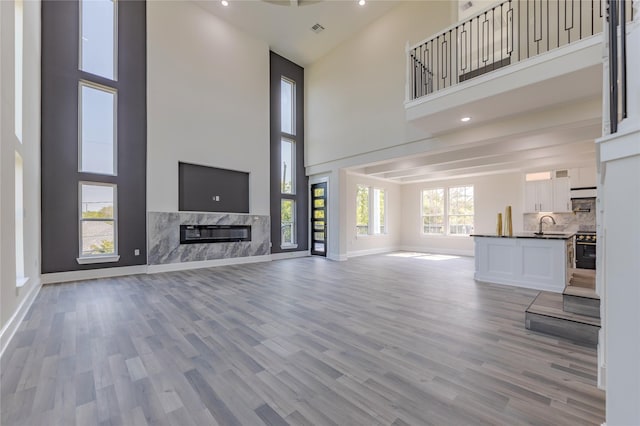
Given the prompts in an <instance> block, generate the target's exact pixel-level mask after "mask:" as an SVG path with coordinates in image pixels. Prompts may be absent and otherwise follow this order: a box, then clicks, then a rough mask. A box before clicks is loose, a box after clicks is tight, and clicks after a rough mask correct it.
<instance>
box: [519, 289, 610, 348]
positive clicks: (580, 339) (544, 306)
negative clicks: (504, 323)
mask: <svg viewBox="0 0 640 426" xmlns="http://www.w3.org/2000/svg"><path fill="white" fill-rule="evenodd" d="M562 296H563V295H562V294H559V293H550V292H546V291H542V292H540V293H539V294H538V296H537V297H536V298H535V300H534V301H533V302H531V305H529V307H528V308H527V310H526V313H525V326H526V328H527V329H528V330H531V331H536V332H539V333H544V334H550V335H553V336H557V337H562V338H565V339H567V340H570V341H572V342H574V343H577V344H580V345H584V346H589V347H596V346H597V344H598V332H599V330H600V319H599V318H594V317H591V316H586V315H580V314H576V313H572V312H565V311H564V310H563V297H562Z"/></svg>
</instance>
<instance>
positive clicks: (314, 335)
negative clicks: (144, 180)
mask: <svg viewBox="0 0 640 426" xmlns="http://www.w3.org/2000/svg"><path fill="white" fill-rule="evenodd" d="M473 268H474V265H473V259H471V258H459V257H456V256H450V257H447V258H446V259H441V258H436V257H434V256H428V255H420V254H411V253H400V254H396V255H374V256H363V257H359V258H354V259H350V260H348V261H346V262H332V261H329V260H326V259H323V258H316V257H310V258H300V259H291V260H285V261H274V262H266V263H259V264H246V265H234V266H225V267H218V268H214V269H200V270H191V271H182V272H173V273H162V274H155V275H136V276H128V277H119V278H110V279H103V280H101V279H99V280H91V281H85V282H75V283H69V284H60V285H48V286H44V287H43V288H42V290H41V291H40V293H39V294H38V296H37V298H36V300H35V302H34V304H33V305H32V307H31V308H30V309H29V311H28V313H27V315H26V316H25V319H24V321H23V322H22V324H21V325H20V327H19V328H18V330H17V332H16V334H15V337H14V338H13V340H12V341H11V342H10V343H9V345H8V347H7V349H6V350H5V352H4V354H3V356H2V359H1V360H0V366H1V370H2V371H1V376H0V381H1V385H2V386H0V394H1V401H0V403H1V406H2V410H1V411H2V413H1V418H0V423H1V424H2V425H3V426H40V425H43V426H44V425H49V424H64V425H72V424H78V425H79V424H82V425H85V424H96V425H101V426H107V425H162V424H167V425H180V426H192V425H197V426H200V425H217V424H220V425H233V424H236V425H240V424H251V425H254V424H255V425H259V424H261V423H263V424H267V425H269V424H272V425H285V424H291V425H312V424H313V425H345V424H370V425H378V424H380V425H397V426H401V425H408V424H411V425H416V424H420V425H429V424H434V425H441V424H456V425H458V424H465V425H466V424H553V425H572V424H581V425H599V424H601V423H603V422H604V409H605V395H604V393H603V392H602V391H600V390H598V389H597V388H596V383H595V382H596V376H597V359H596V351H595V350H593V349H590V348H586V347H584V346H577V345H574V344H571V343H570V342H567V341H563V340H560V339H557V338H554V337H551V336H544V335H540V334H536V333H531V332H529V331H527V330H526V329H525V328H524V315H525V309H526V308H527V306H528V305H529V304H530V303H531V302H532V301H533V299H534V298H535V296H536V294H537V291H534V290H528V289H524V288H515V287H508V286H500V285H491V284H484V283H476V282H475V281H474V280H473Z"/></svg>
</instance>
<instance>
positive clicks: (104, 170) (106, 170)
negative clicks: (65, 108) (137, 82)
mask: <svg viewBox="0 0 640 426" xmlns="http://www.w3.org/2000/svg"><path fill="white" fill-rule="evenodd" d="M92 91H93V94H92ZM99 93H102V94H109V95H112V99H111V103H112V106H111V117H110V118H109V117H100V118H96V117H95V116H93V115H92V114H91V112H92V111H89V110H88V109H89V108H95V107H96V106H98V105H97V104H98V102H97V99H96V98H95V95H98V94H99ZM98 96H99V95H98ZM90 97H93V98H94V99H93V100H92V101H91V102H84V101H85V98H87V99H89V98H90ZM103 100H104V98H103ZM93 114H94V115H95V111H93ZM117 117H118V92H117V91H116V90H115V89H112V88H110V87H107V86H102V85H100V84H96V83H92V82H89V81H86V80H81V81H80V82H79V89H78V122H79V125H78V127H79V131H78V140H79V142H78V145H79V147H78V157H79V158H78V170H79V171H80V172H84V173H95V174H101V175H107V176H117V174H118V172H117V170H118V168H117V157H118V156H117V153H118V137H117V134H118V131H117V129H118V123H117ZM103 121H106V122H107V124H108V123H109V122H111V125H110V126H109V127H110V129H109V128H104V129H100V128H99V126H100V125H101V124H102V123H101V122H103ZM91 126H93V129H92V128H91ZM95 127H98V130H99V131H96V129H95ZM92 130H93V132H92ZM109 132H111V138H110V139H111V141H110V144H111V149H110V150H109V149H107V150H104V149H102V150H100V145H107V144H105V143H102V142H100V141H98V140H97V139H96V137H95V134H96V133H97V134H100V136H105V134H108V133H109ZM91 133H94V135H93V136H94V137H93V138H91V137H87V136H89V135H91ZM85 139H87V140H85ZM90 147H92V148H90ZM90 151H93V152H90ZM109 157H111V158H110V160H111V161H110V163H111V164H109V165H105V164H101V165H96V162H102V161H104V160H105V158H106V159H107V161H105V162H109V161H108V159H109ZM91 163H93V164H91Z"/></svg>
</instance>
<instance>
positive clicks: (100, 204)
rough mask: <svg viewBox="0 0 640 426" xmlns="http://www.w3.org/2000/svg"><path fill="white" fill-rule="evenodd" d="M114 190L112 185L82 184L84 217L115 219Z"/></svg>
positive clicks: (82, 210)
mask: <svg viewBox="0 0 640 426" xmlns="http://www.w3.org/2000/svg"><path fill="white" fill-rule="evenodd" d="M113 190H114V187H113V186H111V185H87V184H82V205H81V212H82V218H83V219H113V218H114V215H113V206H114V199H113V195H114V194H113Z"/></svg>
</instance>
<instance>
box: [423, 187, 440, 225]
mask: <svg viewBox="0 0 640 426" xmlns="http://www.w3.org/2000/svg"><path fill="white" fill-rule="evenodd" d="M422 223H423V226H422V232H423V233H425V234H444V233H445V227H444V189H443V188H435V189H426V190H424V191H422Z"/></svg>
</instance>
